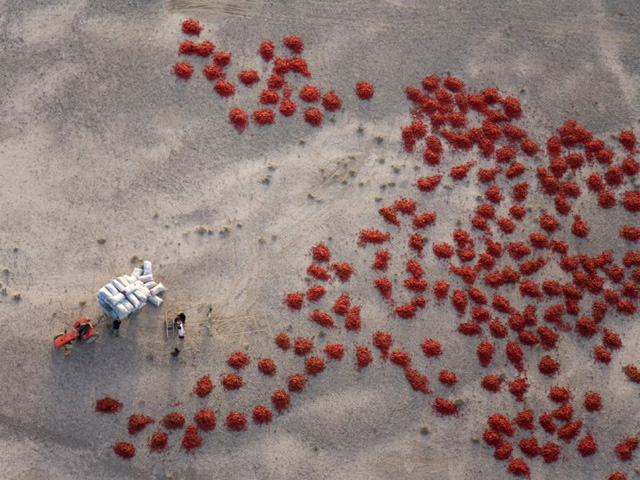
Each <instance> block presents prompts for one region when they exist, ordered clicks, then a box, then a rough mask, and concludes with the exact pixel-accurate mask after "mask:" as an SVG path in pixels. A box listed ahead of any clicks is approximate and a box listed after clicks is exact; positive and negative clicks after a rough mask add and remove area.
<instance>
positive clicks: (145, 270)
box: [142, 260, 151, 275]
mask: <svg viewBox="0 0 640 480" xmlns="http://www.w3.org/2000/svg"><path fill="white" fill-rule="evenodd" d="M142 274H143V275H151V262H150V261H149V260H145V261H144V262H142Z"/></svg>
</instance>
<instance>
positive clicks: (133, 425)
mask: <svg viewBox="0 0 640 480" xmlns="http://www.w3.org/2000/svg"><path fill="white" fill-rule="evenodd" d="M153 422H155V419H154V418H153V417H148V416H145V415H140V414H137V413H136V414H133V415H131V416H130V417H129V422H128V430H129V435H135V434H136V433H138V432H141V431H142V430H144V429H145V427H146V426H147V425H149V424H151V423H153Z"/></svg>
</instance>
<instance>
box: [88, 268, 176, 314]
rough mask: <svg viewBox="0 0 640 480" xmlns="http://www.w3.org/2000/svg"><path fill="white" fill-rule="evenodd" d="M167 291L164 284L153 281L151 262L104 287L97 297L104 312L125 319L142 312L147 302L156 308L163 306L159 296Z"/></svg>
mask: <svg viewBox="0 0 640 480" xmlns="http://www.w3.org/2000/svg"><path fill="white" fill-rule="evenodd" d="M164 291H165V288H164V286H163V285H162V283H156V282H154V281H153V273H152V271H151V262H150V261H148V260H145V261H144V262H142V268H134V269H133V272H132V273H131V275H123V276H121V277H118V278H115V279H113V280H111V282H109V283H107V284H106V285H105V286H104V287H102V288H101V289H100V290H99V291H98V293H97V294H96V296H97V297H98V301H99V302H100V307H101V308H102V311H103V312H104V313H106V314H107V315H109V316H110V317H112V318H117V319H123V318H125V317H128V316H129V315H131V314H132V313H134V312H137V311H138V310H140V309H141V308H142V307H143V306H144V305H145V304H146V303H147V302H149V303H152V304H153V305H155V306H156V307H159V306H160V305H161V304H162V299H161V298H160V297H159V296H158V295H160V294H161V293H162V292H164Z"/></svg>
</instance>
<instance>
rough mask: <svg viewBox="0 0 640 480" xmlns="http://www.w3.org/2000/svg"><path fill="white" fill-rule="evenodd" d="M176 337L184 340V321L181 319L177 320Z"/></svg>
mask: <svg viewBox="0 0 640 480" xmlns="http://www.w3.org/2000/svg"><path fill="white" fill-rule="evenodd" d="M178 338H179V339H180V340H184V323H183V322H182V321H179V322H178Z"/></svg>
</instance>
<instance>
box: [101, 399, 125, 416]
mask: <svg viewBox="0 0 640 480" xmlns="http://www.w3.org/2000/svg"><path fill="white" fill-rule="evenodd" d="M120 410H122V402H120V401H119V400H116V399H115V398H111V397H104V398H101V399H100V400H98V401H97V402H96V412H101V413H118V412H119V411H120Z"/></svg>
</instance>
